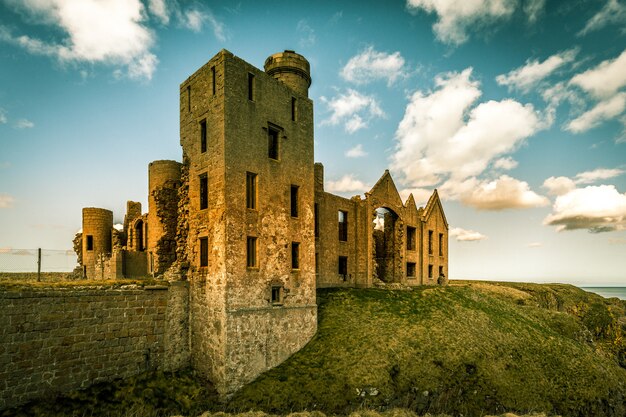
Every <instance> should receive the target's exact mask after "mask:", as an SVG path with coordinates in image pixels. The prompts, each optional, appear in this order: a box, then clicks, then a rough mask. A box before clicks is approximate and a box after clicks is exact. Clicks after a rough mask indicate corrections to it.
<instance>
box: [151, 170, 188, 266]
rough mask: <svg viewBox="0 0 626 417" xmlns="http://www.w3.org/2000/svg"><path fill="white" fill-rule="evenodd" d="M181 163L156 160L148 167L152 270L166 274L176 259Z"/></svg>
mask: <svg viewBox="0 0 626 417" xmlns="http://www.w3.org/2000/svg"><path fill="white" fill-rule="evenodd" d="M180 177H181V164H180V163H179V162H176V161H153V162H151V163H150V165H149V166H148V193H149V195H148V223H147V231H148V232H147V233H146V234H147V242H148V245H147V249H148V252H149V255H148V268H147V269H148V271H149V272H151V273H152V274H153V275H155V276H160V275H162V274H163V273H164V272H165V271H166V270H167V269H168V268H169V267H170V265H172V263H173V262H174V261H175V260H176V229H177V223H178V187H179V186H180V181H181V178H180Z"/></svg>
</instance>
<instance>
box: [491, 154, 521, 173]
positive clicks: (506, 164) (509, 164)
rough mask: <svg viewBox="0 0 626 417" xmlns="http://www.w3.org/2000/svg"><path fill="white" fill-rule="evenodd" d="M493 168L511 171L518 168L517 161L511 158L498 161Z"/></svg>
mask: <svg viewBox="0 0 626 417" xmlns="http://www.w3.org/2000/svg"><path fill="white" fill-rule="evenodd" d="M493 167H494V168H496V169H503V170H505V171H510V170H512V169H513V168H515V167H517V161H516V160H514V159H513V158H511V157H510V156H507V157H506V158H500V159H497V160H496V162H494V163H493Z"/></svg>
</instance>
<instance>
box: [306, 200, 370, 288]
mask: <svg viewBox="0 0 626 417" xmlns="http://www.w3.org/2000/svg"><path fill="white" fill-rule="evenodd" d="M315 203H316V204H317V211H318V230H319V236H318V237H316V239H315V243H316V246H315V252H316V254H317V287H318V288H325V287H353V286H355V285H356V284H357V283H358V282H361V281H363V280H364V278H365V277H363V274H364V272H365V271H364V269H363V266H364V265H363V263H362V262H359V252H360V249H361V248H360V247H359V242H362V241H363V237H364V234H363V233H362V232H361V229H362V227H359V226H360V225H359V221H358V217H357V213H358V202H355V200H350V199H347V198H343V197H340V196H337V195H333V194H330V193H327V192H324V191H322V192H319V191H318V192H316V193H315ZM339 211H343V212H345V213H346V214H347V219H348V236H347V240H346V241H342V240H340V239H339ZM361 252H362V250H361ZM340 256H341V257H346V258H347V263H348V264H347V274H346V275H345V276H344V275H341V274H339V257H340Z"/></svg>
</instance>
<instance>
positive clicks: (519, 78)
mask: <svg viewBox="0 0 626 417" xmlns="http://www.w3.org/2000/svg"><path fill="white" fill-rule="evenodd" d="M577 54H578V49H577V48H573V49H568V50H567V51H563V52H560V53H558V54H554V55H552V56H550V57H548V58H547V59H546V60H545V61H543V62H539V60H536V59H535V60H532V61H531V60H527V61H526V64H525V65H524V66H522V67H519V68H516V69H514V70H513V71H511V72H509V73H507V74H502V75H498V76H497V77H496V81H497V82H498V84H500V85H505V86H508V87H509V89H510V90H511V89H515V88H516V89H519V90H522V91H525V92H528V91H529V90H530V88H531V87H532V86H533V85H535V84H536V83H538V82H539V81H541V80H543V79H545V78H546V77H548V76H549V75H550V74H552V73H553V72H554V71H556V70H557V69H559V68H560V67H562V66H563V65H565V64H567V63H569V62H572V61H574V59H575V58H576V55H577Z"/></svg>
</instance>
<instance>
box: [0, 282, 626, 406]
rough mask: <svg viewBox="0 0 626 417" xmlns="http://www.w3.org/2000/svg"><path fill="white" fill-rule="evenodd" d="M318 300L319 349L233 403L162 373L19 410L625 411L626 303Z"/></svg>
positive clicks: (389, 294)
mask: <svg viewBox="0 0 626 417" xmlns="http://www.w3.org/2000/svg"><path fill="white" fill-rule="evenodd" d="M317 295H318V305H319V310H318V314H319V322H318V332H317V334H316V335H315V337H314V338H313V339H312V340H311V342H310V343H309V344H307V345H306V346H305V348H304V349H302V350H301V351H300V352H298V353H296V354H295V355H293V356H292V357H291V358H289V359H288V360H287V361H286V362H284V363H283V364H282V365H280V366H278V367H276V368H274V369H272V370H270V371H268V372H266V373H264V374H262V375H261V376H260V377H259V378H257V380H256V381H254V382H252V383H251V384H249V385H247V386H246V387H244V388H242V389H241V390H240V391H239V392H237V393H236V394H235V395H234V396H233V397H231V398H230V400H229V401H228V402H226V403H221V402H218V401H217V399H216V394H215V391H214V390H212V388H211V387H210V386H207V385H206V384H205V383H204V382H203V381H202V380H200V379H199V378H197V377H195V376H194V375H193V374H192V373H189V372H186V373H185V372H183V373H178V374H162V373H157V374H149V375H143V376H139V377H136V378H131V379H129V380H126V381H114V382H113V383H112V384H100V385H99V386H96V387H92V388H90V389H89V390H86V391H85V390H83V391H77V392H74V393H71V394H69V395H67V396H65V397H64V398H63V399H60V400H57V401H55V402H54V403H38V404H32V405H30V406H28V407H25V408H23V409H22V410H21V411H20V413H22V414H17V415H25V416H44V415H45V416H62V415H75V416H92V415H93V416H120V417H158V416H169V415H173V414H180V415H198V414H200V413H201V412H203V411H207V410H208V412H207V413H206V415H205V417H229V414H224V413H223V412H229V413H234V414H237V413H244V414H239V415H240V416H241V417H264V416H266V415H267V414H266V413H269V414H275V415H288V414H290V413H295V414H291V416H292V417H324V416H325V415H334V414H341V415H351V416H352V417H361V416H362V417H417V416H418V415H427V414H428V415H433V416H434V415H454V416H458V415H461V414H462V415H464V416H485V415H487V414H493V415H502V414H503V413H505V412H515V413H518V414H529V415H534V414H533V413H536V412H538V413H546V414H547V415H562V416H577V417H578V416H580V417H583V416H584V417H587V416H608V417H618V416H620V417H623V416H624V415H626V360H625V358H626V344H625V342H624V339H623V335H624V334H626V302H624V301H620V300H617V299H610V300H606V299H604V298H602V297H600V296H598V295H595V294H591V293H587V292H584V291H582V290H580V289H578V288H576V287H573V286H570V285H561V284H550V285H540V284H519V283H488V282H477V281H474V282H470V281H464V282H452V285H450V286H448V287H445V288H441V287H434V288H419V289H414V290H410V291H401V290H398V291H390V290H379V289H368V290H356V289H330V290H320V291H318V293H317ZM51 404H52V405H51ZM29 407H30V408H29ZM249 410H256V411H254V412H248V411H249ZM24 413H26V414H24ZM211 413H212V414H211ZM7 415H15V414H7Z"/></svg>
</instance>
